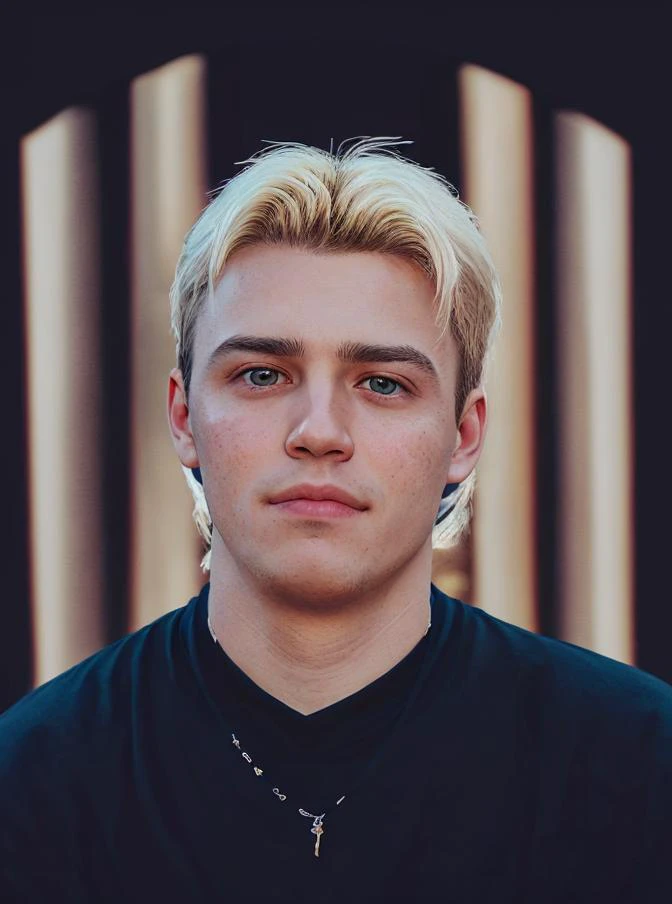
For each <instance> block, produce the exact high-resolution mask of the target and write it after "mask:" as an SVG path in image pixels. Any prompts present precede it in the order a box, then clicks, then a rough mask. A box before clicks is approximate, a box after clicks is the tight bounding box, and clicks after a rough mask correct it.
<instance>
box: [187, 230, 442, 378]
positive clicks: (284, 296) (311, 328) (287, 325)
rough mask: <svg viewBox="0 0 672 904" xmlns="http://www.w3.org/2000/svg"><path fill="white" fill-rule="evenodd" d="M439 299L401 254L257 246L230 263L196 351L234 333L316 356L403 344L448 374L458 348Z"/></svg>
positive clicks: (205, 313)
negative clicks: (296, 344)
mask: <svg viewBox="0 0 672 904" xmlns="http://www.w3.org/2000/svg"><path fill="white" fill-rule="evenodd" d="M433 299H434V286H433V284H432V282H431V280H430V279H429V278H428V277H427V276H426V274H424V273H423V272H422V271H421V269H420V268H419V267H417V266H416V265H414V264H412V263H411V262H409V261H407V260H405V259H404V258H402V257H399V256H397V255H391V254H383V253H379V252H361V251H357V252H329V253H318V252H315V251H311V250H306V249H299V248H291V247H288V246H286V245H273V246H267V245H253V246H250V247H248V248H244V249H242V250H241V251H238V252H236V254H234V255H233V256H232V257H231V258H230V260H229V261H228V262H227V264H226V267H225V269H224V273H223V275H222V278H221V279H220V280H219V282H218V284H217V286H216V288H215V291H214V292H213V293H212V295H210V296H209V297H208V298H207V300H206V302H205V304H204V306H203V309H202V311H201V313H200V314H199V318H198V325H197V330H196V345H197V346H200V349H199V351H200V353H203V354H206V355H207V354H208V353H209V352H210V351H211V350H212V349H213V348H214V347H216V346H217V345H218V344H219V343H221V342H222V341H223V340H225V339H227V338H228V336H231V335H236V334H246V335H250V334H256V335H267V336H268V335H273V336H280V337H283V336H284V337H294V336H300V338H301V339H302V341H303V343H304V345H305V347H306V352H307V354H308V355H310V354H311V352H315V353H328V352H329V351H330V350H333V351H334V352H335V350H336V349H337V348H338V347H339V345H341V344H342V343H344V342H362V343H370V344H374V343H375V344H390V345H399V344H402V343H403V344H406V345H412V346H415V347H418V348H419V349H420V350H421V351H422V352H424V353H425V354H427V355H429V356H430V357H431V358H432V359H433V360H434V362H435V363H436V365H437V369H439V370H443V369H444V368H445V367H446V364H447V361H450V360H452V359H453V358H455V357H456V348H455V343H454V340H453V339H452V337H451V336H450V335H449V334H446V335H445V336H443V337H441V336H440V330H439V328H438V327H437V325H436V313H435V307H434V304H433ZM199 357H200V355H199Z"/></svg>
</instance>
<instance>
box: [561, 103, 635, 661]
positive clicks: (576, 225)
mask: <svg viewBox="0 0 672 904" xmlns="http://www.w3.org/2000/svg"><path fill="white" fill-rule="evenodd" d="M555 142H556V160H557V170H556V178H557V182H556V199H557V232H556V234H557V249H556V253H557V265H556V273H557V331H556V332H557V342H558V368H559V379H558V385H559V443H560V449H559V463H560V467H559V482H560V494H559V499H560V506H559V517H560V523H559V538H560V561H559V569H558V574H559V578H560V587H559V592H560V625H561V631H562V636H563V638H564V639H566V640H569V641H572V642H573V643H577V644H579V645H581V646H585V647H590V648H592V649H594V650H596V651H598V652H600V653H604V654H606V655H609V656H612V657H614V658H616V659H620V660H623V661H625V662H632V661H633V650H634V631H633V601H632V593H633V590H632V588H633V559H634V552H633V529H632V524H633V465H632V439H631V436H632V427H633V424H632V389H631V381H632V373H631V348H630V342H631V339H630V332H631V325H630V323H631V268H632V250H631V234H630V230H631V225H630V224H631V182H630V179H631V176H630V149H629V146H628V144H627V143H626V142H625V141H624V140H623V139H622V138H620V137H619V136H618V135H615V134H614V133H613V132H610V131H609V130H607V129H606V128H604V127H603V126H601V125H600V124H599V123H596V122H594V121H592V120H591V119H589V118H588V117H586V116H584V115H582V114H577V113H560V114H558V115H557V117H556V120H555Z"/></svg>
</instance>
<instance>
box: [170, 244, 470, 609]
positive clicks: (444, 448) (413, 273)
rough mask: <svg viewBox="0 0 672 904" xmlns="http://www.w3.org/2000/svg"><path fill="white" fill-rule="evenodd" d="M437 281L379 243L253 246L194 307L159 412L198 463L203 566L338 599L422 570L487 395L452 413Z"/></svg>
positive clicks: (451, 362) (450, 355) (279, 590)
mask: <svg viewBox="0 0 672 904" xmlns="http://www.w3.org/2000/svg"><path fill="white" fill-rule="evenodd" d="M433 294H434V288H433V286H432V284H431V282H430V280H429V279H428V278H427V277H426V276H425V275H424V274H423V273H422V271H421V270H420V269H419V268H416V267H415V266H414V265H413V264H411V263H409V262H408V261H406V260H404V259H402V258H400V257H396V256H393V255H389V254H382V253H377V252H342V253H340V252H339V253H329V254H320V253H316V252H314V251H308V250H304V249H297V248H290V247H288V246H283V245H275V246H270V247H269V246H264V245H254V246H251V247H248V248H245V249H243V250H241V251H239V252H237V253H236V254H235V255H234V256H233V257H232V258H231V259H230V260H229V261H228V262H227V265H226V268H225V271H224V274H223V276H222V278H221V280H220V281H219V283H218V284H217V286H216V288H215V291H214V293H213V294H212V295H211V296H210V297H208V298H207V300H206V301H205V303H204V306H203V308H202V310H201V311H200V313H199V315H198V321H197V326H196V333H195V340H194V348H193V369H192V374H191V382H190V386H189V389H188V394H185V389H184V384H183V381H182V375H181V374H180V372H179V371H173V373H172V374H171V379H170V393H169V415H170V421H171V429H172V433H173V438H174V442H175V446H176V449H177V452H178V455H179V457H180V460H181V461H182V463H183V464H184V465H185V466H186V467H190V468H193V467H200V469H201V474H202V478H203V485H204V490H205V495H206V499H207V502H208V507H209V510H210V514H211V517H212V520H213V546H212V549H213V553H212V563H211V569H212V572H213V574H214V573H215V571H216V570H219V571H220V573H225V574H226V573H228V574H229V575H231V576H232V577H235V578H236V579H237V580H239V581H242V582H243V583H244V584H246V585H247V586H248V587H250V588H254V587H255V586H257V587H259V588H261V587H263V588H264V592H265V593H269V592H270V593H273V594H275V595H277V596H278V598H280V597H282V598H287V599H289V598H291V599H296V600H299V599H302V600H313V601H317V600H339V599H345V598H347V597H349V596H353V595H357V594H361V593H366V592H370V591H373V590H375V589H376V588H380V587H382V586H383V585H385V584H386V583H389V582H391V581H394V580H395V578H398V577H400V576H401V575H403V574H404V573H406V572H408V571H409V570H410V569H415V570H417V569H419V568H420V569H425V570H426V571H427V575H428V576H429V568H430V565H431V530H432V525H433V523H434V518H435V516H436V512H437V509H438V506H439V501H440V498H441V492H442V490H443V487H444V486H445V484H446V483H459V482H460V481H462V480H464V478H465V477H466V476H467V475H468V474H469V473H470V472H471V470H472V469H473V467H474V465H475V464H476V460H477V458H478V455H479V454H480V448H481V445H482V439H483V431H484V425H485V399H484V396H483V392H482V391H481V390H480V389H479V390H474V391H473V392H472V393H471V394H470V396H469V397H468V399H467V403H466V405H465V409H464V412H463V415H462V417H461V419H460V423H459V424H458V423H456V419H455V388H456V378H457V374H458V365H459V362H458V352H457V348H456V345H455V341H454V339H453V338H452V337H451V336H450V335H446V336H444V337H443V338H440V336H439V330H438V328H437V326H436V323H435V311H434V308H433V305H432V299H433Z"/></svg>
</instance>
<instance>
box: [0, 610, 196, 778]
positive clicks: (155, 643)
mask: <svg viewBox="0 0 672 904" xmlns="http://www.w3.org/2000/svg"><path fill="white" fill-rule="evenodd" d="M185 608H186V607H181V608H180V609H175V610H173V611H172V612H169V613H167V614H166V615H163V616H161V617H160V618H158V619H156V620H155V621H154V622H152V623H151V624H149V625H147V626H145V627H144V628H141V629H140V630H138V631H135V632H133V633H132V634H128V635H126V636H125V637H122V638H121V639H119V640H117V641H116V642H114V643H112V644H109V645H108V646H106V647H104V648H103V649H102V650H99V651H98V652H96V653H94V654H93V655H91V656H89V657H87V658H86V659H84V660H83V661H82V662H79V663H77V664H76V665H74V666H72V667H71V668H69V669H68V670H67V671H65V672H63V673H62V674H60V675H58V676H56V677H55V678H52V679H51V680H50V681H47V682H45V683H44V684H42V685H40V686H39V687H37V688H35V689H34V690H32V691H30V692H29V693H28V694H26V695H25V696H24V697H22V698H21V699H20V700H19V701H17V702H16V703H15V704H14V705H13V706H11V707H10V708H9V709H8V710H6V711H5V712H4V713H2V714H0V775H5V774H7V771H8V770H9V771H10V772H11V771H12V769H13V768H15V767H16V766H17V765H18V764H22V765H25V764H26V763H28V762H31V761H37V760H39V758H40V757H41V756H42V755H43V753H44V752H45V751H49V754H50V759H51V760H52V762H53V759H54V756H58V755H59V751H60V752H62V756H63V757H64V758H66V759H67V757H68V751H71V752H72V751H74V750H75V749H77V747H78V746H80V742H82V741H84V740H86V742H87V744H88V745H90V744H91V742H92V739H94V738H96V739H97V740H98V742H99V743H102V744H105V743H106V737H107V736H108V735H109V736H115V737H118V733H119V730H120V729H121V728H122V727H123V725H124V724H127V723H128V721H129V718H130V714H131V713H132V708H133V706H134V702H135V698H136V697H137V694H138V691H139V689H140V688H141V687H142V685H143V684H148V683H151V682H153V681H154V680H156V679H157V678H158V679H159V680H160V676H156V675H155V672H156V670H157V669H159V670H162V669H163V667H164V665H166V666H167V665H168V662H169V649H170V645H171V643H174V642H176V637H175V636H174V635H175V634H176V628H177V626H178V621H179V615H180V613H181V612H182V611H183V610H184V609H185Z"/></svg>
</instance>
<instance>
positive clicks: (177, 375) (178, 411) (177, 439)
mask: <svg viewBox="0 0 672 904" xmlns="http://www.w3.org/2000/svg"><path fill="white" fill-rule="evenodd" d="M168 423H169V424H170V432H171V435H172V438H173V445H174V446H175V451H176V452H177V455H178V458H179V459H180V462H181V463H182V464H183V465H184V467H185V468H198V467H199V464H200V463H199V460H198V454H197V452H196V445H195V443H194V436H193V433H192V432H191V422H190V419H189V406H188V403H187V394H186V392H185V389H184V380H183V378H182V373H181V372H180V370H178V369H177V368H174V369H173V370H172V371H171V373H170V377H169V382H168Z"/></svg>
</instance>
